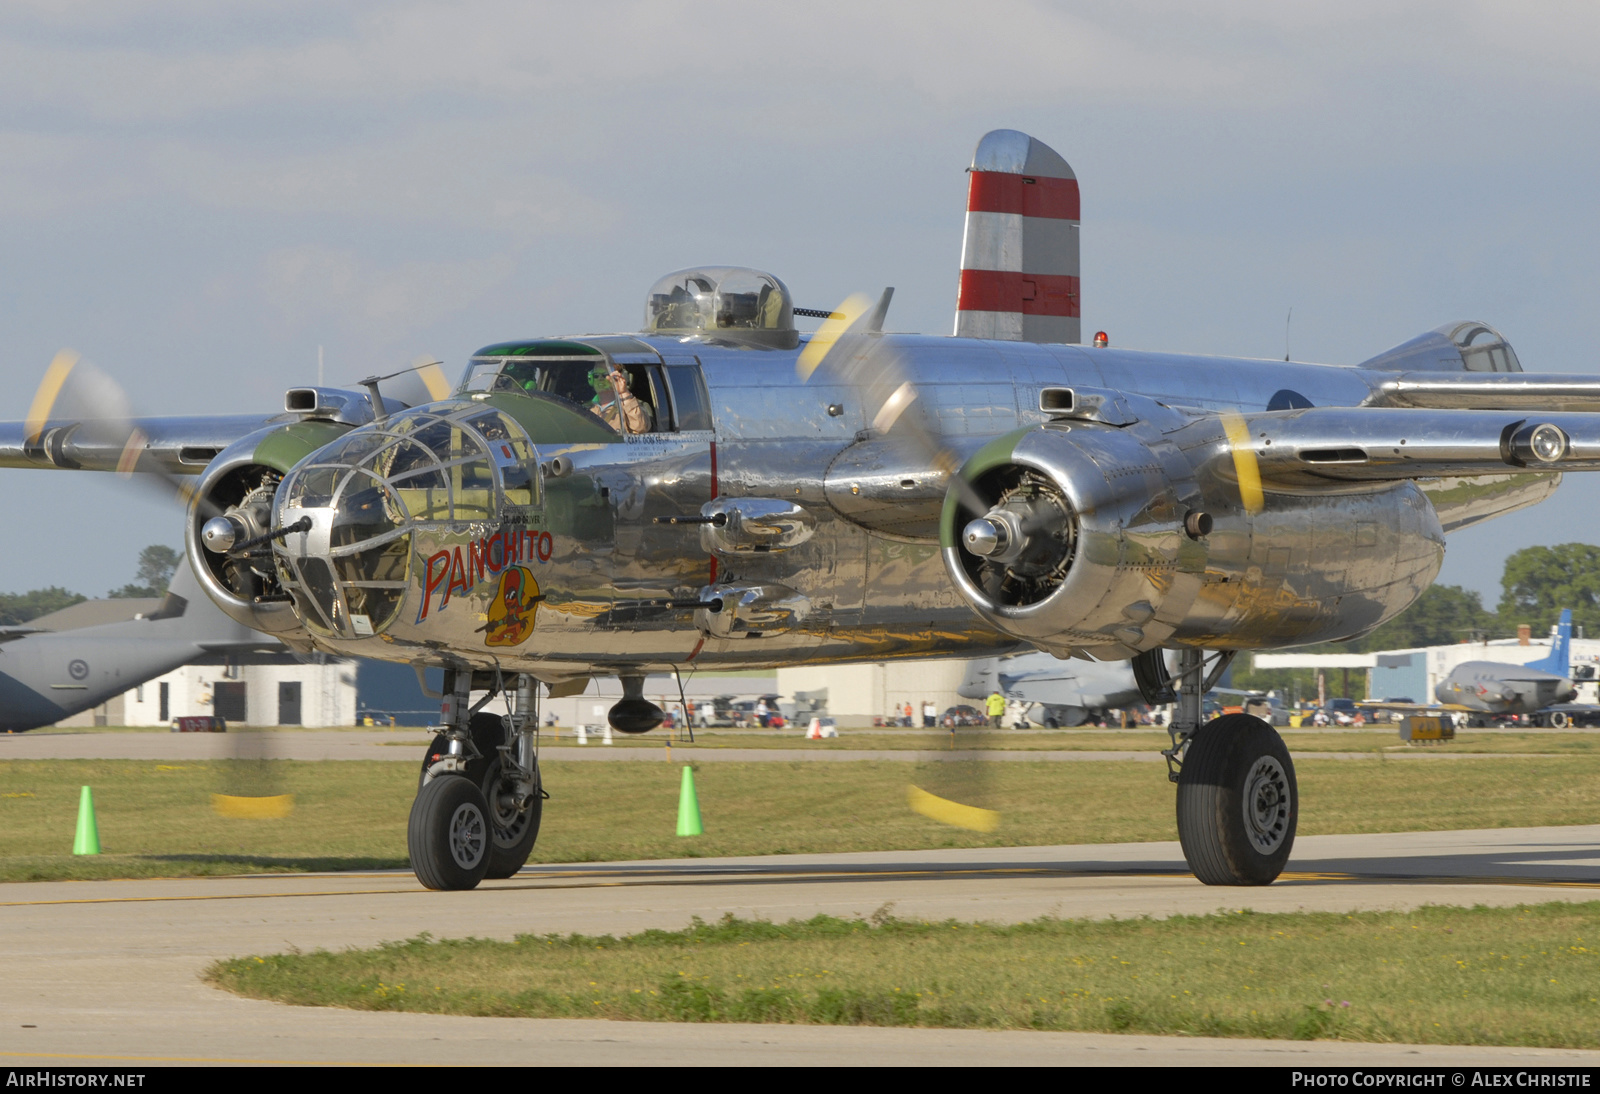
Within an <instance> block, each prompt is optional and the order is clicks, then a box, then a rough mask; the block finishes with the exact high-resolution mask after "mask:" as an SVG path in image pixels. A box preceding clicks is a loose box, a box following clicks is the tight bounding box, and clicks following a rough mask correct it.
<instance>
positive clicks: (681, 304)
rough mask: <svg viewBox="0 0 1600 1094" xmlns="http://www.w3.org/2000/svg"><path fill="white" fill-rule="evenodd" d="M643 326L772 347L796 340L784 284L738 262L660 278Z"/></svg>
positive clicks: (791, 344) (652, 290)
mask: <svg viewBox="0 0 1600 1094" xmlns="http://www.w3.org/2000/svg"><path fill="white" fill-rule="evenodd" d="M644 329H645V331H646V333H649V334H683V335H703V336H709V337H714V338H720V339H724V340H726V341H730V342H735V343H741V342H742V343H747V344H753V345H761V346H771V347H773V348H777V349H791V348H793V347H794V346H796V345H798V344H799V342H800V336H799V335H798V334H797V333H796V332H795V329H794V301H793V300H792V299H791V298H790V296H789V289H788V288H787V286H785V285H784V283H783V282H782V281H779V280H778V279H777V278H776V277H773V276H772V275H771V274H769V273H762V272H761V271H760V270H751V269H746V268H745V267H743V266H702V267H699V268H696V269H689V270H678V271H677V272H675V273H670V274H668V275H667V276H665V277H663V278H662V279H661V280H659V281H657V282H656V283H655V284H654V285H652V286H651V287H650V295H649V297H648V298H647V299H646V300H645V305H644Z"/></svg>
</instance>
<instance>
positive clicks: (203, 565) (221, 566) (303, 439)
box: [184, 420, 350, 649]
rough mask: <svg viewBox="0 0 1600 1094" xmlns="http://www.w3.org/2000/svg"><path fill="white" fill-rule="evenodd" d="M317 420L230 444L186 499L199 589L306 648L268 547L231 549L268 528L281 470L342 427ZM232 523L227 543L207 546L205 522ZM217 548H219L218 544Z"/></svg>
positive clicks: (250, 623) (236, 615) (188, 544)
mask: <svg viewBox="0 0 1600 1094" xmlns="http://www.w3.org/2000/svg"><path fill="white" fill-rule="evenodd" d="M349 429H350V426H348V425H346V424H343V423H335V422H331V421H322V420H308V421H302V422H295V423H292V424H280V425H273V426H269V427H267V428H265V429H261V430H258V431H257V432H255V433H252V434H250V435H249V436H248V437H244V438H242V439H240V440H239V441H236V442H235V443H234V444H232V445H229V446H228V447H227V448H226V449H224V450H223V451H222V452H220V453H218V455H217V457H216V458H215V459H213V460H212V461H211V463H210V464H208V465H207V466H206V469H205V471H204V473H203V474H202V475H201V476H200V481H199V483H198V484H197V485H196V487H195V489H194V492H193V496H192V497H191V498H190V501H189V511H188V519H187V521H186V523H185V535H184V548H185V550H186V551H187V553H188V556H189V566H190V568H191V569H192V570H193V571H194V575H195V578H196V579H197V580H198V581H199V582H200V587H201V588H203V589H204V590H205V592H206V595H207V596H209V597H210V598H211V599H212V601H213V602H214V603H215V604H216V605H217V607H219V608H221V609H222V611H223V613H224V614H226V615H227V616H228V617H229V618H231V619H233V620H235V621H237V622H239V623H242V624H244V625H245V626H247V627H250V628H252V629H254V630H258V631H263V632H265V633H268V634H273V635H276V636H277V637H279V638H280V639H282V640H283V641H284V642H285V643H286V644H288V645H291V646H300V645H302V644H304V646H305V648H307V649H309V648H310V641H309V635H308V634H307V633H306V630H305V628H304V626H303V625H302V624H301V622H300V619H299V617H298V616H297V615H296V614H295V611H294V606H293V604H292V603H291V602H290V601H289V599H288V598H287V597H286V596H284V595H283V590H282V588H281V587H280V586H279V585H278V577H277V572H276V569H275V567H274V565H273V561H272V554H271V549H270V547H267V546H265V545H263V546H262V547H260V548H258V549H257V550H256V551H254V552H250V551H239V550H237V548H236V547H235V549H233V550H228V549H227V547H233V546H234V545H235V544H237V543H243V542H245V541H247V540H249V539H253V538H255V537H257V536H260V535H263V534H265V533H267V532H269V531H271V530H272V527H271V525H272V503H273V499H274V497H275V496H276V494H277V490H278V484H279V483H280V482H282V480H283V476H284V474H285V473H286V472H287V471H288V470H289V469H290V468H291V467H293V466H294V465H295V464H297V463H299V462H300V461H301V460H302V459H304V458H305V457H306V456H307V455H309V454H310V453H312V452H315V451H316V450H317V449H319V448H322V447H323V446H324V445H327V444H330V443H331V442H333V441H334V440H336V439H338V438H339V437H340V436H342V435H344V434H345V433H346V432H348V431H349ZM217 518H222V519H223V520H225V521H226V522H227V523H228V524H229V526H230V527H231V530H232V534H231V536H229V537H225V539H226V540H227V542H226V543H225V544H219V543H218V542H217V541H216V540H213V542H212V543H211V544H210V545H209V546H208V545H207V543H206V540H205V537H204V534H203V532H204V529H205V527H206V524H207V522H208V521H212V520H215V519H217ZM219 546H221V547H222V548H223V549H218V547H219Z"/></svg>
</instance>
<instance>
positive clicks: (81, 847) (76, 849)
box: [72, 786, 100, 855]
mask: <svg viewBox="0 0 1600 1094" xmlns="http://www.w3.org/2000/svg"><path fill="white" fill-rule="evenodd" d="M72 853H73V854H75V855H98V854H99V853H100V826H99V825H98V824H96V823H95V820H94V794H93V793H92V792H91V791H90V790H89V788H88V787H87V786H86V787H84V788H83V793H82V794H81V795H79V797H78V834H77V835H75V836H73V837H72Z"/></svg>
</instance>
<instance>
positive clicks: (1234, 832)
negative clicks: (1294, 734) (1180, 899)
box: [1134, 649, 1300, 885]
mask: <svg viewBox="0 0 1600 1094" xmlns="http://www.w3.org/2000/svg"><path fill="white" fill-rule="evenodd" d="M1161 656H1162V654H1161V651H1160V650H1153V651H1151V652H1150V653H1147V654H1141V655H1140V657H1139V658H1138V659H1136V660H1135V663H1134V676H1135V678H1136V679H1137V680H1138V681H1139V685H1140V689H1141V691H1144V692H1145V693H1146V698H1147V700H1149V699H1150V698H1151V697H1152V696H1154V698H1155V700H1161V699H1163V698H1164V699H1165V701H1167V702H1171V701H1173V700H1174V699H1176V701H1177V709H1176V711H1175V713H1174V715H1173V718H1172V723H1171V724H1170V725H1169V726H1168V727H1167V732H1168V733H1170V734H1171V736H1172V747H1171V748H1169V749H1167V750H1165V751H1164V752H1163V753H1162V755H1164V756H1166V758H1167V771H1168V778H1170V779H1171V780H1172V781H1173V782H1175V783H1177V784H1178V840H1179V842H1181V843H1182V844H1183V857H1184V859H1185V861H1187V862H1188V864H1189V869H1191V870H1193V871H1194V876H1195V877H1196V878H1198V879H1200V880H1201V881H1202V882H1204V883H1205V884H1207V885H1270V884H1271V883H1272V882H1273V881H1275V880H1276V879H1277V877H1278V875H1279V874H1281V873H1282V872H1283V868H1284V866H1285V864H1287V863H1288V861H1289V852H1290V850H1292V849H1293V847H1294V832H1295V825H1296V824H1297V822H1298V820H1299V811H1300V792H1299V788H1298V787H1297V786H1296V784H1295V778H1294V764H1293V762H1291V761H1290V759H1289V750H1288V749H1287V748H1285V747H1284V744H1283V738H1282V737H1280V736H1278V732H1277V730H1275V729H1273V728H1272V727H1271V726H1270V725H1268V724H1267V723H1266V722H1264V721H1262V720H1261V719H1260V718H1256V717H1254V716H1252V715H1249V714H1224V715H1223V716H1221V717H1220V718H1213V719H1212V720H1211V721H1209V722H1207V723H1205V724H1204V725H1201V724H1200V715H1201V706H1200V699H1201V697H1202V696H1203V695H1204V694H1205V693H1206V692H1207V691H1209V690H1211V688H1212V686H1213V685H1215V684H1216V682H1217V680H1218V679H1220V678H1221V676H1222V673H1223V672H1224V671H1225V670H1226V669H1227V667H1228V664H1229V663H1230V662H1231V661H1232V659H1233V655H1232V654H1231V653H1224V654H1220V655H1218V656H1217V657H1216V658H1215V659H1214V661H1213V663H1212V666H1211V669H1210V671H1209V672H1207V671H1206V668H1207V666H1206V664H1205V661H1204V656H1203V654H1202V653H1201V652H1200V651H1199V650H1188V649H1186V650H1182V651H1180V652H1179V654H1178V680H1177V687H1176V689H1174V688H1173V686H1172V681H1171V680H1170V679H1169V678H1168V677H1167V673H1166V666H1165V663H1164V662H1163V661H1162V660H1161ZM1163 689H1164V696H1163Z"/></svg>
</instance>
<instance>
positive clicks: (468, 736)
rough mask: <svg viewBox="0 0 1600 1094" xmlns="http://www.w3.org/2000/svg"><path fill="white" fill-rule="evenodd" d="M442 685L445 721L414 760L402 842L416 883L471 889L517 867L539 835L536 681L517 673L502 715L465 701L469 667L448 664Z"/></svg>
mask: <svg viewBox="0 0 1600 1094" xmlns="http://www.w3.org/2000/svg"><path fill="white" fill-rule="evenodd" d="M445 684H446V695H447V696H448V698H447V700H446V702H445V705H444V714H445V722H446V725H445V727H444V729H443V731H442V732H440V733H439V734H438V735H437V736H436V737H434V739H433V743H432V744H431V745H430V746H429V747H428V754H427V756H426V757H424V759H423V761H422V773H421V775H420V777H419V779H418V789H417V799H416V801H415V802H414V803H413V805H412V807H411V822H410V824H409V826H408V827H407V832H406V842H407V846H408V848H409V850H410V853H411V866H412V869H413V870H414V871H415V872H416V875H417V880H418V881H420V882H422V884H423V885H425V886H427V887H428V888H430V889H472V888H475V887H476V886H477V884H478V882H480V881H482V880H483V879H484V878H486V877H487V878H507V877H511V876H512V875H514V874H515V873H516V872H517V871H518V870H520V869H522V867H523V864H524V863H526V862H527V861H528V856H529V855H530V854H531V853H532V852H533V845H534V843H535V842H536V841H537V840H538V838H539V824H540V821H541V819H542V817H543V813H544V799H545V797H546V795H545V792H544V788H543V786H542V785H541V783H540V778H539V762H538V754H537V749H536V747H535V742H534V734H535V732H536V731H537V729H538V725H539V715H538V705H537V702H536V692H535V690H534V689H535V688H536V687H537V686H538V685H537V684H536V683H535V682H534V681H533V680H532V678H530V677H527V676H523V677H520V678H519V681H518V686H517V690H516V703H515V707H514V710H513V713H512V714H511V716H510V717H509V718H502V717H501V716H500V715H498V714H489V713H485V712H483V711H481V710H479V711H477V712H474V711H473V710H472V709H471V708H469V707H468V705H467V699H468V690H467V689H468V688H470V686H471V675H470V673H468V672H466V671H448V672H446V679H445ZM495 694H496V692H495V691H490V693H489V695H488V696H487V697H485V698H484V699H483V700H482V701H481V702H480V703H479V704H478V706H479V707H482V706H483V705H484V703H487V702H488V701H489V699H490V698H493V697H494V695H495ZM447 784H448V785H447ZM469 792H470V793H469ZM474 811H475V812H474ZM447 813H448V816H446V814H447Z"/></svg>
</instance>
